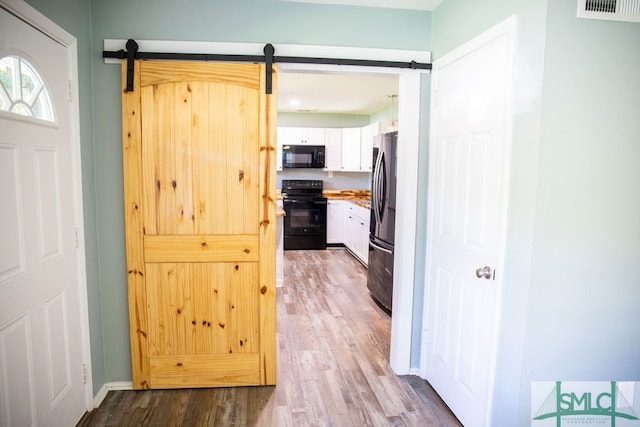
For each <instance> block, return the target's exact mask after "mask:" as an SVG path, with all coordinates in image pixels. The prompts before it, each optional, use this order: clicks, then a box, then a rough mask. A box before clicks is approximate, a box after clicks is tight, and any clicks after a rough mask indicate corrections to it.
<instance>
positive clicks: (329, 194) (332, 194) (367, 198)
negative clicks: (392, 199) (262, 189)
mask: <svg viewBox="0 0 640 427" xmlns="http://www.w3.org/2000/svg"><path fill="white" fill-rule="evenodd" d="M322 196H323V197H326V198H327V199H329V200H347V201H349V202H353V203H355V204H357V205H359V206H362V207H363V208H366V209H370V208H371V191H369V190H324V191H323V192H322ZM276 199H277V200H282V192H281V190H280V189H279V188H278V189H277V190H276ZM276 216H285V212H284V209H282V208H281V207H280V208H278V210H277V211H276Z"/></svg>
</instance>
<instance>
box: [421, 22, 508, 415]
mask: <svg viewBox="0 0 640 427" xmlns="http://www.w3.org/2000/svg"><path fill="white" fill-rule="evenodd" d="M481 37H485V38H484V39H482V41H481V42H480V41H474V42H472V43H471V45H470V46H472V47H465V48H464V49H463V51H461V52H455V53H453V54H451V55H450V56H449V57H448V58H447V57H445V58H444V59H443V60H441V63H437V64H436V67H435V69H434V89H435V90H434V96H435V108H434V110H433V112H434V121H433V125H434V129H435V130H434V138H433V143H432V147H431V156H432V159H433V162H432V164H431V167H432V168H433V170H432V175H431V177H432V182H431V186H430V190H431V194H432V195H431V197H432V199H431V200H433V203H432V206H433V207H432V209H431V213H430V215H431V218H430V224H432V226H431V227H430V228H431V232H430V233H429V236H430V242H429V250H428V251H429V255H428V260H427V265H428V266H429V269H430V270H429V273H428V275H429V277H428V281H429V282H428V285H427V286H428V294H427V299H426V300H425V304H426V310H425V312H426V313H427V322H426V323H425V325H426V327H425V329H426V335H425V340H424V343H425V344H424V353H423V364H424V365H423V366H424V368H423V369H424V375H425V378H426V379H427V380H428V381H429V382H430V383H431V385H432V386H433V387H434V389H435V390H436V391H437V392H438V394H439V395H440V396H441V397H442V398H443V400H444V401H445V402H446V403H447V405H448V406H449V407H450V408H451V409H452V411H453V412H454V413H455V414H456V416H457V417H458V418H459V419H460V421H461V422H462V423H463V424H464V425H466V426H483V425H488V422H489V418H488V414H489V410H490V408H489V404H490V402H491V395H492V389H491V384H492V378H493V375H494V369H495V347H496V342H497V338H496V337H497V327H498V321H499V318H498V312H499V303H500V295H501V286H502V280H501V274H502V271H500V267H501V266H502V264H503V257H504V252H503V251H504V246H503V245H504V230H505V226H504V221H506V197H507V196H506V195H507V185H506V183H507V177H508V170H509V159H508V154H509V152H510V146H509V144H510V141H511V139H510V134H509V131H510V126H511V125H510V123H511V117H510V116H509V112H510V102H511V101H510V81H511V77H510V72H511V47H510V46H511V38H512V30H511V25H503V27H500V28H499V29H498V30H494V31H493V32H490V33H488V35H484V36H481ZM485 266H488V267H489V268H490V271H488V272H487V274H486V277H485V274H484V270H482V269H483V268H484V267H485ZM496 269H498V272H497V273H496Z"/></svg>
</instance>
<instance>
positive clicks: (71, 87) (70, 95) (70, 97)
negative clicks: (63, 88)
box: [69, 80, 73, 102]
mask: <svg viewBox="0 0 640 427" xmlns="http://www.w3.org/2000/svg"><path fill="white" fill-rule="evenodd" d="M69 102H73V82H72V81H71V80H69Z"/></svg>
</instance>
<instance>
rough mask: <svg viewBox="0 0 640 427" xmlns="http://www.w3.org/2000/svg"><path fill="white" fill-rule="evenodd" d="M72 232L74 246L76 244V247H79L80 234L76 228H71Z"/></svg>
mask: <svg viewBox="0 0 640 427" xmlns="http://www.w3.org/2000/svg"><path fill="white" fill-rule="evenodd" d="M73 234H74V236H73V237H74V239H75V246H76V249H78V248H79V247H80V235H79V233H78V229H77V228H74V229H73Z"/></svg>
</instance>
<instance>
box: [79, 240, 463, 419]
mask: <svg viewBox="0 0 640 427" xmlns="http://www.w3.org/2000/svg"><path fill="white" fill-rule="evenodd" d="M284 272H285V273H284V274H285V277H284V284H283V287H281V288H278V315H277V316H278V317H277V320H278V333H277V337H278V378H277V382H278V385H277V386H275V387H243V388H220V389H187V390H151V391H112V392H109V394H108V395H107V397H106V398H105V400H104V401H103V403H102V405H101V406H100V408H98V409H96V410H94V411H93V412H91V413H90V414H86V415H85V417H84V418H83V419H82V420H81V421H80V423H79V424H78V425H79V426H134V425H135V426H139V425H149V426H230V425H237V426H265V427H266V426H278V427H280V426H296V427H298V426H336V427H342V426H442V427H445V426H446V427H448V426H460V423H459V422H458V421H457V420H456V418H455V417H454V416H453V414H452V413H451V411H450V410H449V409H448V408H447V407H446V405H445V404H444V403H443V402H442V400H441V399H440V398H439V397H438V395H437V394H436V393H435V392H434V391H433V389H432V388H431V387H430V386H429V385H428V383H426V382H425V381H424V380H422V379H420V378H418V377H415V376H397V375H395V374H394V373H393V372H392V371H391V368H389V366H388V357H389V356H388V355H389V340H390V329H391V321H390V318H389V316H388V315H387V314H386V313H384V312H383V311H382V309H380V308H379V307H378V306H377V305H376V304H375V303H374V302H373V301H372V300H371V298H370V296H369V294H368V291H367V287H366V269H365V268H364V267H363V266H362V265H360V264H359V263H358V262H357V261H356V260H355V259H354V258H353V257H352V256H351V255H349V254H348V253H347V252H346V250H345V249H329V250H326V251H286V252H285V257H284Z"/></svg>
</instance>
